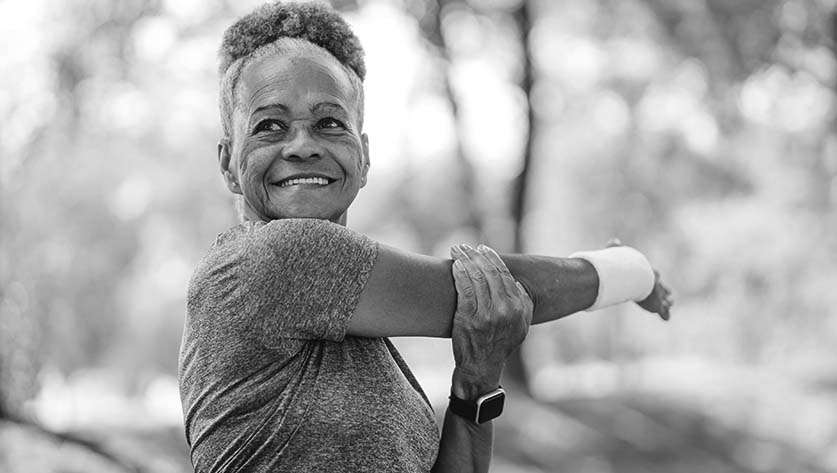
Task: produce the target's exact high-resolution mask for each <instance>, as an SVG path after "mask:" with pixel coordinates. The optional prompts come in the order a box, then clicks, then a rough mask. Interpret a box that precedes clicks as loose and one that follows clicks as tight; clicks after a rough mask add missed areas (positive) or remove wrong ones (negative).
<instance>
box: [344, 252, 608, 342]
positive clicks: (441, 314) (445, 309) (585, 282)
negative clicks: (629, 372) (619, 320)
mask: <svg viewBox="0 0 837 473" xmlns="http://www.w3.org/2000/svg"><path fill="white" fill-rule="evenodd" d="M502 259H503V262H505V263H506V266H507V267H508V268H509V271H511V273H512V275H514V277H515V279H517V280H518V281H520V283H521V284H523V286H524V287H525V288H526V290H527V292H528V293H529V295H530V297H531V298H532V301H533V302H534V306H535V310H534V317H533V319H532V320H533V323H543V322H548V321H550V320H555V319H559V318H561V317H564V316H567V315H570V314H573V313H575V312H578V311H580V310H584V309H587V308H589V307H590V306H591V305H593V302H594V301H595V300H596V295H597V292H598V281H599V280H598V276H597V275H596V270H595V269H594V268H593V266H592V265H590V264H589V263H588V262H586V261H584V260H581V259H576V258H557V257H549V256H533V255H518V254H514V255H503V256H502ZM456 297H457V296H456V290H455V289H454V284H453V277H452V276H451V260H440V259H437V258H432V257H428V256H421V255H417V254H414V253H409V252H404V251H401V250H398V249H395V248H392V247H388V246H386V245H380V249H379V253H378V258H377V261H376V262H375V265H374V267H373V268H372V271H371V273H370V275H369V279H368V281H367V283H366V287H365V288H364V290H363V292H362V293H361V295H360V299H359V301H358V306H357V309H356V310H355V314H354V316H353V318H352V321H351V324H350V326H349V334H350V335H356V336H364V337H393V336H429V337H450V331H451V327H452V319H453V312H454V308H455V307H456Z"/></svg>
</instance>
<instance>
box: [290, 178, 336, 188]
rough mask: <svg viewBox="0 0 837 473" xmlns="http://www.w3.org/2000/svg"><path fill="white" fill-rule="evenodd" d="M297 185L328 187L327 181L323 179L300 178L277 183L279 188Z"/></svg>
mask: <svg viewBox="0 0 837 473" xmlns="http://www.w3.org/2000/svg"><path fill="white" fill-rule="evenodd" d="M299 184H319V185H321V186H325V185H328V179H326V178H324V177H300V178H296V179H288V180H285V181H282V182H281V183H279V187H288V186H296V185H299Z"/></svg>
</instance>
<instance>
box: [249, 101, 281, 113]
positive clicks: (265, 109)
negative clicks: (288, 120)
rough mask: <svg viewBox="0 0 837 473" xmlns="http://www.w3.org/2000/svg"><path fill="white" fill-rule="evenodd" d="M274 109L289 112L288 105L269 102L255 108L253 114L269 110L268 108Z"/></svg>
mask: <svg viewBox="0 0 837 473" xmlns="http://www.w3.org/2000/svg"><path fill="white" fill-rule="evenodd" d="M273 109H277V110H279V111H280V112H282V113H287V112H288V107H286V106H284V105H282V104H281V103H271V104H267V105H262V106H261V107H258V108H257V109H255V110H253V113H252V115H255V114H257V113H260V112H264V111H267V110H273Z"/></svg>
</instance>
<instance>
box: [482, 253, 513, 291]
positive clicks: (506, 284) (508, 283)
mask: <svg viewBox="0 0 837 473" xmlns="http://www.w3.org/2000/svg"><path fill="white" fill-rule="evenodd" d="M479 250H480V252H481V253H482V254H483V255H485V257H486V259H488V261H489V262H491V264H493V265H494V267H495V268H497V270H498V271H499V275H500V282H501V283H502V284H503V293H504V294H505V295H506V296H507V297H514V296H519V295H520V293H519V291H518V290H517V281H516V280H515V279H514V276H512V273H511V271H509V268H508V267H507V266H506V263H505V262H504V261H503V259H502V258H500V255H498V254H497V252H496V251H494V249H492V248H489V247H488V246H485V245H480V246H479Z"/></svg>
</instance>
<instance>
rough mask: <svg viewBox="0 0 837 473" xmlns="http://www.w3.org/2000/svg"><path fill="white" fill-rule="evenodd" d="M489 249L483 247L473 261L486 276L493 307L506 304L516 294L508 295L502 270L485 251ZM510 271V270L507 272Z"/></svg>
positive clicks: (474, 255) (474, 254) (472, 256)
mask: <svg viewBox="0 0 837 473" xmlns="http://www.w3.org/2000/svg"><path fill="white" fill-rule="evenodd" d="M483 248H486V249H487V248H488V247H485V246H482V247H481V248H480V249H479V250H476V251H475V252H474V253H473V254H471V255H470V256H471V260H472V261H473V262H474V264H475V265H476V266H477V267H478V268H479V269H480V271H481V272H482V274H483V275H484V278H485V282H486V286H487V288H488V294H489V296H490V297H491V303H492V305H495V306H496V305H497V304H504V303H505V302H506V301H507V300H508V298H509V297H510V296H511V295H512V294H514V292H512V293H510V294H509V295H506V290H505V287H503V280H502V275H501V270H500V268H498V267H497V266H496V265H495V264H494V263H493V262H491V260H490V259H489V258H488V254H487V253H488V252H487V251H486V250H485V249H483ZM507 271H508V270H507Z"/></svg>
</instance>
